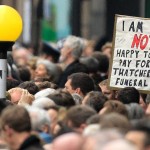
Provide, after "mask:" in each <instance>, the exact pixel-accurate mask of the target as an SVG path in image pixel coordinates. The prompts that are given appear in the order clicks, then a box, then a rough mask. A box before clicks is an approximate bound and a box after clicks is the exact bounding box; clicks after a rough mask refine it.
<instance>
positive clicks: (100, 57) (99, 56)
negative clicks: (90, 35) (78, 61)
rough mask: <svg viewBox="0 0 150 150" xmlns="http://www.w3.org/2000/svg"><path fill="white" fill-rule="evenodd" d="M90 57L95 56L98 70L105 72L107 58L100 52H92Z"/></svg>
mask: <svg viewBox="0 0 150 150" xmlns="http://www.w3.org/2000/svg"><path fill="white" fill-rule="evenodd" d="M92 57H94V58H96V59H97V60H98V61H99V67H98V68H99V71H100V72H103V73H106V72H107V71H108V68H109V59H108V57H107V56H106V55H104V54H102V53H101V52H94V53H93V54H92Z"/></svg>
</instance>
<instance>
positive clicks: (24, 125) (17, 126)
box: [0, 105, 31, 132]
mask: <svg viewBox="0 0 150 150" xmlns="http://www.w3.org/2000/svg"><path fill="white" fill-rule="evenodd" d="M5 125H7V126H9V127H10V128H12V129H14V130H15V131H17V132H24V131H27V132H30V131H31V121H30V116H29V114H28V112H27V110H26V109H25V108H24V107H22V106H17V105H13V106H8V107H7V108H5V109H4V111H3V112H2V114H1V119H0V126H1V129H2V130H5Z"/></svg>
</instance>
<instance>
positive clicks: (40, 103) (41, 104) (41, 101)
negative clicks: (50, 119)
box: [32, 97, 56, 109]
mask: <svg viewBox="0 0 150 150" xmlns="http://www.w3.org/2000/svg"><path fill="white" fill-rule="evenodd" d="M55 105H56V104H55V102H54V101H53V100H51V99H49V98H48V97H40V98H38V99H35V100H34V101H33V103H32V106H34V107H38V108H42V109H45V108H47V107H50V106H55Z"/></svg>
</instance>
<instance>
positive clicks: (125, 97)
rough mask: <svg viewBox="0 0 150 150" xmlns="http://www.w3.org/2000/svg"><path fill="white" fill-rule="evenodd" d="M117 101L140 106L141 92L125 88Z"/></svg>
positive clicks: (132, 88) (120, 92) (119, 93)
mask: <svg viewBox="0 0 150 150" xmlns="http://www.w3.org/2000/svg"><path fill="white" fill-rule="evenodd" d="M117 99H118V100H119V101H121V102H122V103H124V104H129V103H138V104H139V100H140V94H139V91H138V90H137V89H136V88H134V87H125V88H123V89H121V90H120V91H119V92H118V96H117Z"/></svg>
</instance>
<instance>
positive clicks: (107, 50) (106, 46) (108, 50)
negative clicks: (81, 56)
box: [101, 42, 112, 59]
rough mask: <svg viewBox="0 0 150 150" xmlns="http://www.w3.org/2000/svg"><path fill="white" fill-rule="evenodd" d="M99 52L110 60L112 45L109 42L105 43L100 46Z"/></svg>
mask: <svg viewBox="0 0 150 150" xmlns="http://www.w3.org/2000/svg"><path fill="white" fill-rule="evenodd" d="M101 51H102V53H103V54H104V55H106V56H107V57H108V58H109V59H110V58H111V57H112V43H111V42H107V43H105V44H104V45H103V46H102V48H101Z"/></svg>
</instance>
